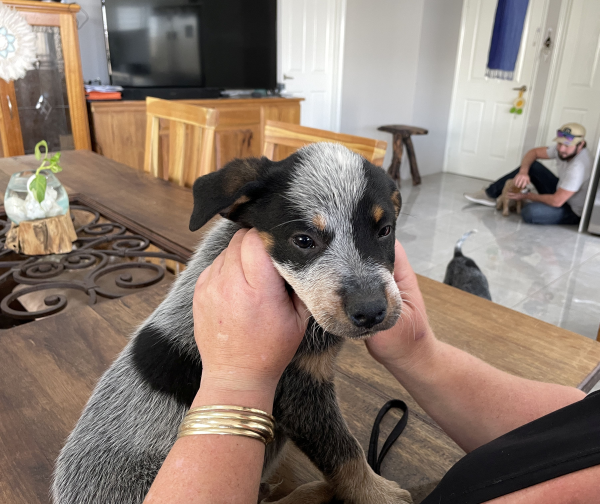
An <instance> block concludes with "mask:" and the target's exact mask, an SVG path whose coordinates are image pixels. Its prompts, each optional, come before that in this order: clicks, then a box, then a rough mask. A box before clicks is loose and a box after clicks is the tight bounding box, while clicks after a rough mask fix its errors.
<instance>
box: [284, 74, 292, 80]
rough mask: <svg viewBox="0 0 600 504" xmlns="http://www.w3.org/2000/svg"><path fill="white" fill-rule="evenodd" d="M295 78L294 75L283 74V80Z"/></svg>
mask: <svg viewBox="0 0 600 504" xmlns="http://www.w3.org/2000/svg"><path fill="white" fill-rule="evenodd" d="M293 78H294V77H292V76H291V75H286V74H283V80H290V79H293Z"/></svg>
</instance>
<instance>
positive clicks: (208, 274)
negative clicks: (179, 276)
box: [196, 249, 227, 288]
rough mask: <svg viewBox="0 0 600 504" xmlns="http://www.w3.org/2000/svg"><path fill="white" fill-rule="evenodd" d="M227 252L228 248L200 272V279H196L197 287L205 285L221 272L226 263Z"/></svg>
mask: <svg viewBox="0 0 600 504" xmlns="http://www.w3.org/2000/svg"><path fill="white" fill-rule="evenodd" d="M226 253H227V249H225V250H223V251H222V252H221V253H220V254H219V255H218V256H217V257H216V258H215V260H214V261H213V262H212V264H210V265H208V266H207V267H206V268H204V271H203V272H202V273H200V276H199V277H198V280H197V281H196V288H198V287H200V286H201V285H204V284H206V283H208V282H210V281H212V280H213V279H215V278H216V277H217V276H219V275H220V274H221V269H222V268H223V264H224V263H225V255H226Z"/></svg>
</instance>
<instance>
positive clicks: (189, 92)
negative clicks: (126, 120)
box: [121, 87, 221, 101]
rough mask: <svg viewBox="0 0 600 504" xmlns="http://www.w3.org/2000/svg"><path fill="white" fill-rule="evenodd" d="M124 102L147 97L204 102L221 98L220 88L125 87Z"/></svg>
mask: <svg viewBox="0 0 600 504" xmlns="http://www.w3.org/2000/svg"><path fill="white" fill-rule="evenodd" d="M121 95H122V97H123V100H136V101H137V100H145V99H146V97H147V96H152V97H153V98H162V99H163V100H202V99H209V98H220V97H221V90H220V89H219V88H192V87H185V88H181V87H180V88H177V87H124V88H123V92H122V93H121Z"/></svg>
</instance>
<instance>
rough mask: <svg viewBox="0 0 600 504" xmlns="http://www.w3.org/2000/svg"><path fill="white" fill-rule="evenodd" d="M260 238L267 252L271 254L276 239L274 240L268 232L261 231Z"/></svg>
mask: <svg viewBox="0 0 600 504" xmlns="http://www.w3.org/2000/svg"><path fill="white" fill-rule="evenodd" d="M258 236H260V239H261V240H262V242H263V245H264V246H265V249H267V252H269V253H270V252H271V251H272V250H273V247H274V246H275V238H273V235H272V234H269V233H267V232H266V231H259V232H258Z"/></svg>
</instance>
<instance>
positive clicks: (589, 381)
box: [0, 151, 600, 504]
mask: <svg viewBox="0 0 600 504" xmlns="http://www.w3.org/2000/svg"><path fill="white" fill-rule="evenodd" d="M36 163H37V162H36V160H35V159H34V158H33V156H23V157H16V158H5V159H0V191H1V192H2V193H3V192H4V189H5V187H6V185H7V183H8V180H9V178H10V176H11V174H12V173H15V172H18V171H21V170H24V169H31V168H35V167H36V166H37V165H36ZM61 164H62V166H63V168H64V170H63V172H62V173H60V175H59V177H60V180H61V182H62V183H63V184H64V186H65V187H66V189H67V191H68V192H69V194H71V195H73V194H77V195H81V198H82V199H84V200H85V201H87V202H90V203H93V204H94V208H96V209H99V211H100V212H101V213H103V214H105V215H108V216H110V217H111V218H112V219H116V220H119V221H120V222H123V223H125V224H126V225H128V226H130V228H131V229H133V230H134V231H135V232H136V233H141V234H144V233H145V234H146V235H147V236H149V237H151V239H152V241H153V243H156V244H158V245H159V246H163V247H166V248H168V249H169V250H172V251H176V252H178V253H179V254H180V255H181V256H183V257H185V258H187V257H189V256H190V255H191V254H192V252H193V250H194V249H195V247H196V246H197V244H198V242H199V241H200V240H201V239H202V237H203V234H204V231H203V230H201V231H200V232H197V233H192V232H190V231H189V229H188V221H189V216H190V213H191V210H192V202H193V198H192V193H191V190H190V189H187V188H183V187H178V186H175V185H172V184H169V183H168V182H165V181H164V180H159V179H154V178H152V177H151V176H149V175H147V174H145V173H142V172H140V171H136V170H134V169H132V168H129V167H126V166H124V165H121V164H119V163H116V162H114V161H111V160H109V159H107V158H104V157H102V156H99V155H97V154H95V153H92V152H88V151H70V152H63V155H62V158H61ZM419 285H420V287H421V289H422V292H423V296H424V299H425V304H426V306H427V312H428V315H429V319H430V322H431V325H432V327H433V329H434V331H435V333H436V335H437V337H438V338H439V339H441V340H443V341H445V342H447V343H450V344H452V345H454V346H456V347H458V348H461V349H463V350H466V351H468V352H470V353H471V354H473V355H475V356H477V357H479V358H481V359H483V360H484V361H486V362H488V363H490V364H492V365H494V366H496V367H497V368H499V369H502V370H504V371H507V372H509V373H512V374H515V375H518V376H522V377H525V378H529V379H533V380H541V381H546V382H551V383H559V384H563V385H570V386H573V387H579V388H581V389H583V390H586V391H588V390H589V389H590V388H591V387H592V386H593V385H594V383H596V382H597V381H598V378H599V377H600V369H599V367H598V363H599V362H600V344H599V343H597V342H595V341H593V340H591V339H588V338H585V337H583V336H580V335H578V334H575V333H572V332H570V331H567V330H564V329H561V328H559V327H556V326H553V325H550V324H547V323H545V322H542V321H540V320H537V319H533V318H531V317H528V316H527V315H523V314H521V313H518V312H516V311H514V310H511V309H508V308H505V307H503V306H500V305H497V304H494V303H492V302H490V301H487V300H484V299H481V298H478V297H475V296H472V295H470V294H467V293H465V292H462V291H460V290H457V289H454V288H452V287H449V286H446V285H444V284H441V283H439V282H436V281H433V280H431V279H428V278H425V277H422V276H420V277H419ZM167 288H168V286H167V285H166V284H165V283H164V282H163V283H160V284H157V285H155V286H153V287H149V288H145V289H141V290H139V292H135V293H132V294H130V295H127V296H124V297H121V298H118V299H111V300H106V301H103V302H99V303H96V304H93V305H89V304H87V305H86V304H83V305H77V306H73V307H69V306H67V307H66V308H65V309H64V310H63V311H62V312H60V313H57V314H55V315H52V316H48V317H45V318H41V319H37V320H34V321H31V322H28V323H24V324H21V325H18V326H15V327H11V328H9V329H6V330H2V331H0V502H1V503H5V504H17V503H18V504H25V503H27V504H33V503H47V502H49V487H50V482H51V474H52V469H53V464H54V461H55V459H56V457H57V455H58V453H59V451H60V449H61V447H62V446H63V444H64V442H65V439H66V437H67V436H68V434H69V432H70V431H71V430H72V429H73V427H74V425H75V423H76V422H77V419H78V418H79V416H80V414H81V411H82V409H83V407H84V405H85V403H86V401H87V400H88V398H89V396H90V394H91V392H92V390H93V388H94V386H95V384H96V382H97V380H98V378H99V377H100V376H101V375H102V373H103V372H104V371H105V370H106V369H107V368H108V367H109V365H110V364H111V363H112V361H113V360H114V359H115V357H116V356H117V354H118V353H119V352H120V351H121V349H122V348H123V347H124V345H125V344H126V342H127V339H128V337H129V335H130V334H131V333H132V331H133V330H134V329H135V328H136V327H137V326H138V325H139V324H140V322H142V321H143V320H144V319H145V318H146V317H147V316H148V315H149V314H150V313H151V312H152V311H153V310H154V309H155V308H156V306H157V305H158V304H159V303H160V302H161V300H162V299H163V298H164V297H165V295H166V293H167ZM336 388H337V393H338V397H339V402H340V406H341V409H342V412H343V414H344V417H345V419H346V421H347V423H348V425H349V428H350V430H351V431H352V433H353V434H354V435H355V436H356V437H357V439H358V440H359V442H360V443H361V445H362V446H363V448H365V450H366V449H367V447H368V442H369V436H370V432H371V428H372V424H373V420H374V418H375V416H376V414H377V412H378V411H379V409H380V408H381V407H382V405H383V404H384V403H385V402H387V401H388V400H390V399H402V400H404V401H406V402H407V404H408V406H409V408H410V416H409V421H408V425H407V428H406V430H405V432H404V434H403V435H402V436H401V437H400V439H399V440H398V441H397V442H396V444H395V445H394V447H393V448H392V449H391V451H390V452H389V454H388V456H387V458H386V460H385V462H384V463H383V466H382V475H383V476H384V477H386V478H389V479H392V480H395V481H397V482H398V483H399V484H400V485H401V486H402V487H403V488H406V489H407V490H409V491H410V492H411V493H412V495H413V498H414V499H415V502H416V503H418V502H420V501H421V500H422V499H423V498H424V497H425V496H426V495H427V494H428V493H429V492H430V491H431V490H432V489H433V488H434V487H435V485H436V484H437V483H438V482H439V480H440V479H441V478H442V476H443V475H444V474H445V472H446V471H447V470H448V469H449V468H450V467H451V466H452V465H453V464H454V463H455V462H456V461H457V460H459V459H460V458H461V457H462V456H463V455H464V452H463V451H462V450H461V449H460V448H459V447H458V446H457V445H456V444H454V443H453V442H452V441H451V440H450V438H448V436H446V434H445V433H444V432H443V431H442V430H441V429H440V427H439V426H438V425H437V424H436V423H435V422H434V421H433V420H432V419H431V418H430V417H429V416H428V415H427V414H426V413H425V412H424V411H423V410H422V409H421V408H420V407H419V406H418V405H417V404H416V402H415V401H414V400H413V399H412V398H411V397H410V395H409V394H408V393H407V392H406V390H405V389H404V388H403V387H402V386H401V385H399V384H398V383H397V382H396V381H395V380H394V379H393V377H392V376H391V375H390V374H389V373H387V372H386V370H385V369H384V368H383V367H382V366H380V365H379V364H377V363H376V362H374V361H373V359H371V358H370V357H369V355H368V353H367V351H366V349H365V346H364V344H362V343H360V342H348V343H347V344H346V345H345V346H344V348H343V350H342V352H341V354H340V355H339V358H338V361H337V374H336ZM398 418H399V417H398V416H396V415H395V414H391V415H390V417H389V418H386V421H385V422H384V424H383V428H382V431H383V432H382V436H385V435H386V434H387V432H389V430H390V428H391V427H392V426H393V425H394V423H395V421H397V420H398ZM317 478H320V475H319V473H318V471H317V470H316V469H315V468H314V467H313V466H312V465H311V464H310V462H309V461H308V460H307V459H306V458H304V456H302V455H301V454H300V453H299V452H297V451H295V450H293V449H292V450H290V451H289V453H288V455H287V457H286V459H285V461H284V463H283V465H282V467H281V469H280V471H278V473H277V475H276V482H277V483H281V484H280V486H279V489H278V491H279V492H280V493H285V492H287V491H290V490H291V489H292V488H293V487H294V486H297V485H299V484H301V483H303V482H307V481H311V480H314V479H317Z"/></svg>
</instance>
